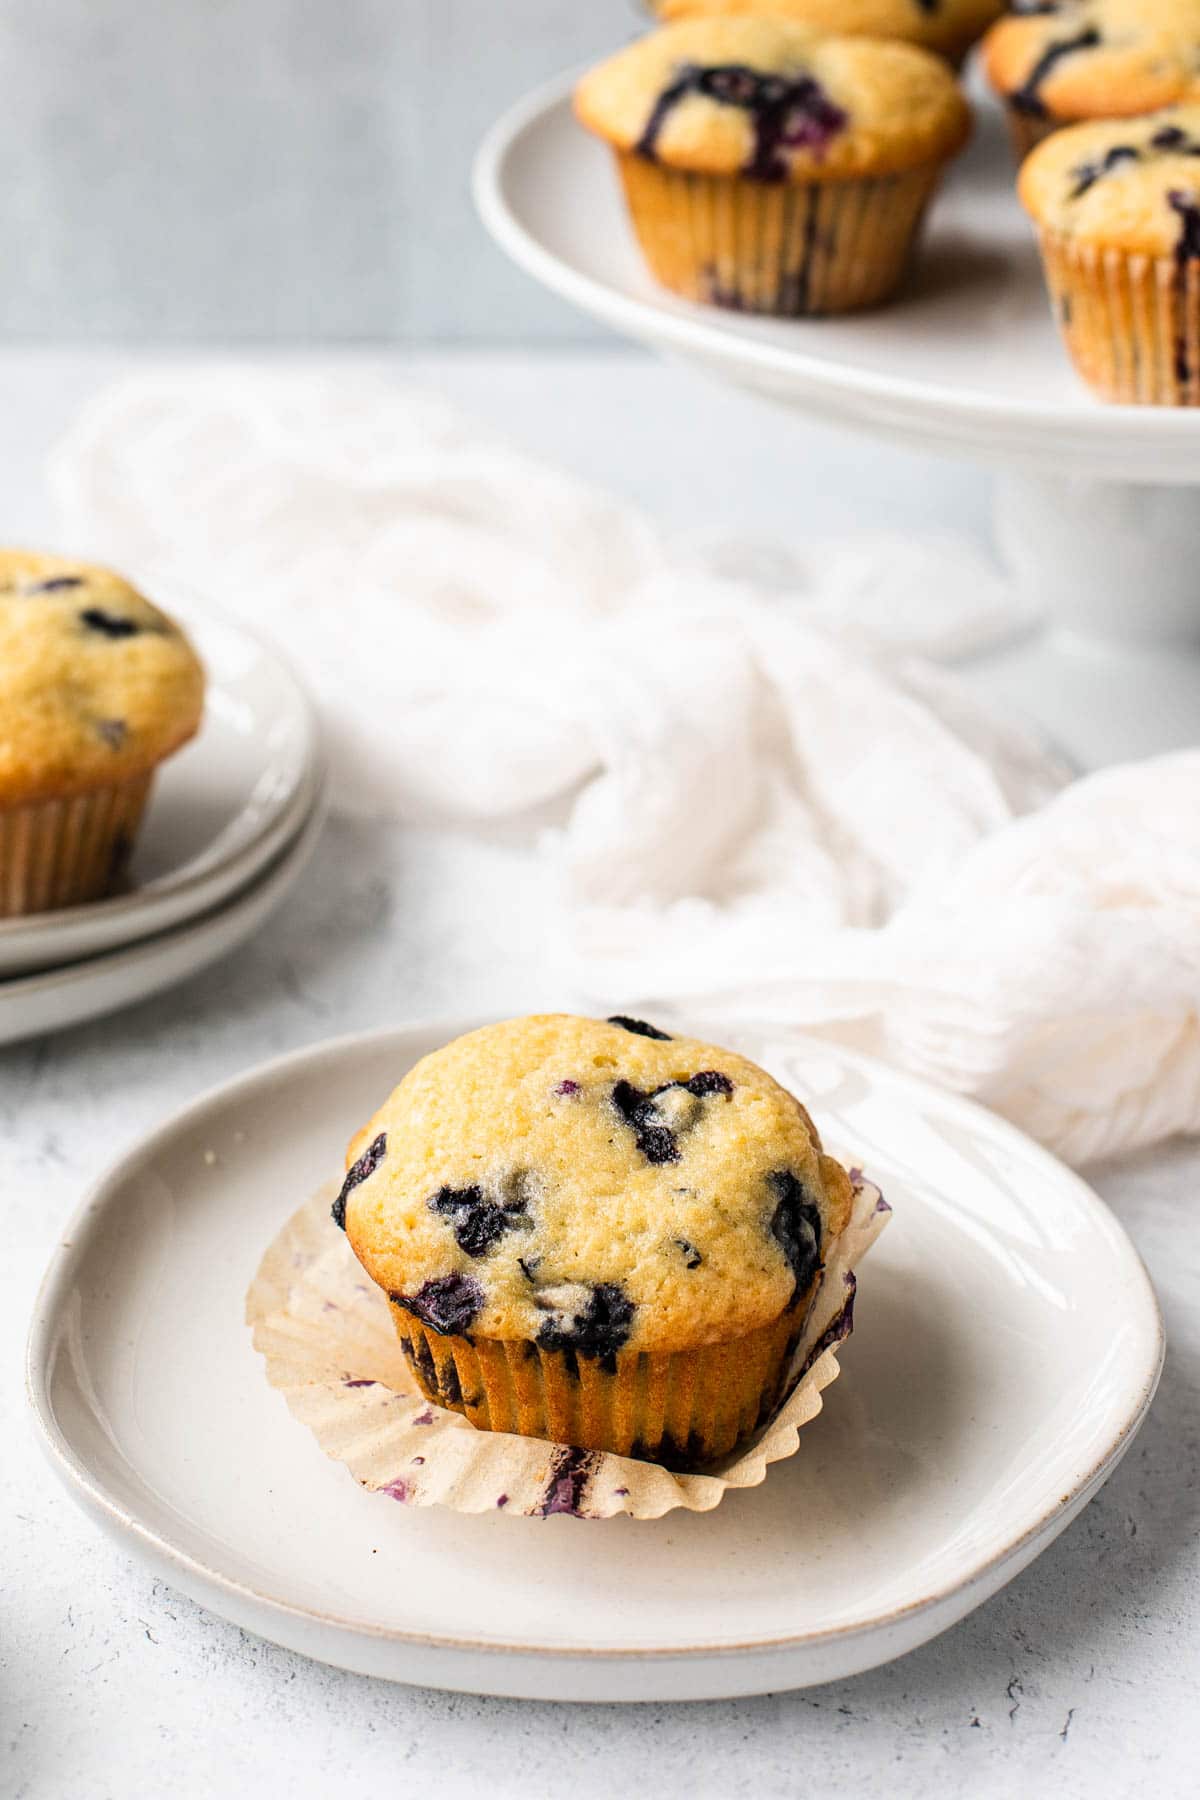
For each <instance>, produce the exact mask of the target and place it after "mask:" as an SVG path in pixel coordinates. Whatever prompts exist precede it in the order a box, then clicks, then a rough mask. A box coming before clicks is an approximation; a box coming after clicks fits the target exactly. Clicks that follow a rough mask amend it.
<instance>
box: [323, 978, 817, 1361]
mask: <svg viewBox="0 0 1200 1800" xmlns="http://www.w3.org/2000/svg"><path fill="white" fill-rule="evenodd" d="M346 1161H347V1165H348V1173H347V1175H346V1180H345V1184H344V1186H343V1188H342V1191H341V1194H340V1195H339V1196H338V1200H337V1202H336V1203H335V1206H334V1219H335V1221H336V1222H337V1223H338V1224H340V1225H342V1226H343V1227H344V1229H345V1231H346V1235H347V1237H348V1239H349V1241H350V1244H351V1246H352V1248H353V1250H354V1253H355V1255H356V1256H357V1257H358V1259H359V1261H360V1262H361V1263H362V1264H363V1267H364V1268H365V1269H366V1270H367V1272H368V1274H369V1275H370V1276H371V1278H372V1280H374V1281H376V1282H378V1284H379V1286H380V1287H382V1288H383V1289H384V1290H385V1291H386V1292H387V1293H388V1295H389V1296H390V1297H391V1299H392V1300H393V1301H395V1302H396V1303H397V1304H399V1305H401V1306H403V1307H405V1308H407V1309H408V1310H409V1311H410V1312H412V1313H414V1314H415V1315H416V1317H417V1318H419V1319H421V1320H423V1321H424V1323H425V1324H426V1325H429V1326H431V1327H432V1328H433V1329H434V1330H437V1331H441V1332H456V1333H461V1332H470V1333H471V1334H472V1335H476V1334H478V1335H479V1336H482V1337H485V1338H491V1339H498V1340H504V1341H513V1340H523V1341H525V1342H537V1343H540V1344H541V1345H542V1346H543V1347H545V1348H550V1349H563V1348H566V1347H567V1346H570V1347H571V1348H573V1349H574V1350H575V1351H577V1352H578V1353H579V1354H581V1355H585V1356H588V1355H591V1356H596V1357H598V1358H600V1359H601V1360H602V1362H606V1363H609V1362H611V1359H612V1358H613V1357H615V1355H616V1353H617V1351H618V1350H620V1349H622V1348H624V1346H625V1345H626V1344H628V1345H629V1346H631V1347H632V1348H633V1349H635V1350H638V1351H644V1350H662V1351H670V1350H676V1349H684V1348H688V1347H694V1346H696V1345H699V1344H705V1343H712V1342H717V1341H721V1340H723V1339H727V1338H731V1337H735V1336H739V1335H741V1334H742V1333H744V1332H748V1331H751V1330H753V1329H755V1328H756V1327H757V1326H760V1325H765V1324H767V1323H769V1322H770V1321H772V1320H774V1319H776V1318H778V1317H779V1316H780V1314H781V1313H783V1312H784V1311H786V1310H787V1308H788V1307H789V1306H791V1305H792V1304H793V1303H794V1302H797V1303H798V1302H799V1301H800V1300H801V1299H802V1298H803V1296H804V1295H805V1294H807V1292H808V1291H809V1289H810V1288H811V1286H812V1283H813V1280H814V1277H815V1276H816V1274H817V1271H818V1269H819V1268H820V1265H821V1261H822V1259H823V1256H824V1254H825V1251H826V1249H827V1247H828V1245H829V1244H830V1243H831V1242H832V1240H833V1239H834V1238H835V1237H836V1236H837V1235H838V1234H839V1233H840V1232H841V1231H842V1230H843V1229H844V1228H845V1225H846V1223H847V1221H848V1219H849V1216H850V1209H851V1204H852V1188H851V1183H850V1179H849V1177H848V1175H847V1174H846V1172H845V1170H844V1169H843V1168H842V1167H841V1166H840V1165H839V1164H838V1163H836V1162H834V1161H833V1159H832V1158H831V1157H828V1156H825V1155H824V1154H823V1153H822V1151H821V1146H820V1140H819V1138H818V1136H817V1133H816V1130H815V1129H814V1127H813V1124H812V1121H811V1120H810V1118H809V1117H808V1114H807V1113H806V1112H805V1110H804V1108H803V1107H802V1106H801V1105H800V1103H799V1101H798V1100H796V1099H794V1098H793V1097H792V1095H791V1094H789V1093H787V1092H786V1090H785V1089H783V1088H781V1087H780V1086H779V1084H778V1083H777V1082H775V1081H773V1080H772V1079H771V1077H770V1076H769V1075H767V1074H765V1073H764V1072H763V1071H762V1070H761V1069H759V1068H757V1067H756V1066H755V1064H754V1063H751V1062H748V1061H747V1060H746V1059H745V1058H744V1057H742V1056H736V1055H734V1054H733V1052H732V1051H728V1050H720V1049H717V1048H716V1047H715V1046H714V1045H712V1044H704V1043H699V1042H697V1041H696V1040H695V1039H694V1038H687V1037H669V1036H667V1035H666V1034H665V1033H662V1032H659V1031H657V1030H656V1029H655V1028H654V1027H653V1026H648V1025H645V1024H643V1023H642V1022H641V1021H639V1020H636V1019H629V1020H624V1019H622V1020H609V1021H602V1020H597V1019H585V1018H575V1017H572V1016H570V1015H567V1014H550V1015H545V1016H541V1017H534V1018H527V1019H513V1020H510V1021H508V1022H507V1023H506V1024H502V1025H489V1026H486V1027H485V1028H484V1029H483V1030H481V1031H473V1032H471V1033H470V1034H469V1035H468V1036H466V1037H462V1038H458V1039H457V1040H456V1041H455V1042H454V1043H452V1044H448V1045H446V1047H445V1048H444V1049H442V1050H438V1051H436V1052H435V1053H434V1054H433V1055H432V1056H427V1057H425V1058H424V1059H423V1061H421V1062H419V1063H417V1065H416V1066H415V1068H413V1069H412V1070H410V1072H409V1073H408V1074H407V1075H406V1076H405V1078H404V1080H403V1081H402V1082H401V1083H400V1085H399V1087H398V1088H397V1089H396V1090H395V1092H394V1093H393V1094H392V1095H391V1097H390V1099H388V1100H386V1101H385V1102H384V1104H383V1106H381V1107H380V1109H379V1111H378V1112H377V1113H376V1114H375V1116H374V1118H373V1119H371V1120H370V1122H369V1123H368V1124H367V1125H365V1126H364V1127H363V1129H362V1131H360V1132H359V1133H358V1135H357V1137H355V1138H354V1139H353V1141H352V1142H351V1144H350V1147H349V1150H348V1152H347V1157H346Z"/></svg>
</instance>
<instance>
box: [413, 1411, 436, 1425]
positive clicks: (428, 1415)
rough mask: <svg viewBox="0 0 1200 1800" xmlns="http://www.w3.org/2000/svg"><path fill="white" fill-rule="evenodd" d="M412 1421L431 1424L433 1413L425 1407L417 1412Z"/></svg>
mask: <svg viewBox="0 0 1200 1800" xmlns="http://www.w3.org/2000/svg"><path fill="white" fill-rule="evenodd" d="M412 1422H413V1424H414V1425H432V1424H433V1414H432V1412H431V1411H430V1410H429V1408H428V1407H426V1408H425V1410H424V1412H419V1413H418V1414H417V1415H416V1417H415V1418H414V1420H413V1421H412Z"/></svg>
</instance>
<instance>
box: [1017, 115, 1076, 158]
mask: <svg viewBox="0 0 1200 1800" xmlns="http://www.w3.org/2000/svg"><path fill="white" fill-rule="evenodd" d="M1004 116H1005V118H1006V119H1007V120H1008V135H1009V137H1010V138H1011V139H1012V147H1013V155H1014V156H1015V157H1016V159H1017V161H1018V162H1019V163H1023V162H1024V161H1025V158H1026V157H1027V156H1028V155H1029V152H1030V151H1031V150H1033V149H1035V148H1036V147H1037V145H1038V144H1040V143H1042V141H1043V140H1044V139H1045V138H1048V137H1052V136H1053V135H1054V133H1055V132H1056V131H1061V130H1062V128H1063V126H1064V125H1069V124H1070V122H1071V121H1070V120H1069V119H1048V118H1045V117H1044V116H1041V115H1039V114H1037V113H1026V112H1018V111H1017V108H1016V107H1015V106H1006V107H1005V108H1004Z"/></svg>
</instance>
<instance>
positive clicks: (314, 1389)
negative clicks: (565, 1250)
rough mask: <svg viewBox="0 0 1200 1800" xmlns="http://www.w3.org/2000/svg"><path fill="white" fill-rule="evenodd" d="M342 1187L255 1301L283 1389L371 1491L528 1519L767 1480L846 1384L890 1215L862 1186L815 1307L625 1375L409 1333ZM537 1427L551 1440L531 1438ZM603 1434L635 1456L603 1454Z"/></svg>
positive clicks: (702, 1504)
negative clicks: (865, 1292) (844, 1358)
mask: <svg viewBox="0 0 1200 1800" xmlns="http://www.w3.org/2000/svg"><path fill="white" fill-rule="evenodd" d="M336 1191H337V1190H336V1184H330V1186H328V1187H327V1188H324V1189H322V1190H321V1191H320V1192H319V1193H318V1194H316V1195H314V1197H313V1198H312V1199H311V1200H310V1201H308V1202H307V1203H306V1204H305V1205H304V1206H302V1207H301V1208H300V1210H299V1211H298V1212H296V1213H295V1214H293V1216H292V1217H291V1218H290V1219H289V1220H288V1221H287V1223H286V1224H285V1225H284V1226H283V1228H282V1230H281V1231H280V1232H279V1235H278V1236H277V1237H276V1238H275V1240H274V1242H273V1243H272V1244H271V1245H270V1246H269V1248H268V1249H267V1251H266V1254H265V1255H264V1257H263V1260H262V1263H261V1265H260V1267H259V1269H258V1273H257V1274H256V1276H255V1278H254V1281H253V1283H252V1285H251V1287H250V1290H249V1293H248V1294H247V1296H246V1319H247V1323H248V1324H249V1325H250V1326H251V1327H252V1328H253V1332H254V1344H255V1348H256V1349H258V1350H259V1351H260V1352H261V1353H262V1355H263V1357H264V1359H265V1362H266V1372H267V1379H268V1381H269V1382H270V1383H271V1385H272V1387H275V1388H278V1389H279V1391H280V1392H281V1393H282V1394H283V1396H284V1398H285V1400H286V1401H287V1404H288V1407H289V1408H290V1410H291V1412H292V1414H293V1416H294V1417H295V1418H296V1419H298V1420H299V1421H300V1422H301V1423H303V1424H305V1425H307V1426H308V1427H309V1429H310V1430H311V1431H312V1433H313V1435H314V1436H315V1438H316V1439H317V1442H318V1444H319V1445H320V1447H321V1449H322V1450H323V1451H324V1452H325V1454H326V1455H327V1456H330V1457H332V1458H334V1459H335V1460H336V1461H338V1462H341V1463H344V1464H345V1465H346V1467H347V1468H348V1469H349V1471H350V1473H351V1475H352V1476H353V1477H354V1479H355V1480H356V1481H358V1482H359V1483H360V1484H361V1485H362V1486H363V1487H365V1488H368V1489H370V1490H372V1491H374V1492H378V1493H383V1494H386V1495H388V1496H389V1497H390V1498H391V1499H394V1500H401V1501H403V1502H405V1503H406V1504H408V1505H413V1506H433V1505H442V1506H448V1507H451V1508H453V1509H454V1510H455V1511H458V1512H466V1513H477V1512H489V1511H494V1510H497V1509H498V1510H500V1511H505V1512H509V1513H516V1514H522V1515H526V1516H530V1515H534V1516H544V1515H546V1514H550V1513H558V1512H566V1513H574V1514H576V1515H578V1516H579V1517H582V1518H609V1517H612V1516H613V1515H615V1514H619V1513H624V1514H628V1515H631V1516H632V1517H634V1518H640V1519H653V1518H658V1517H660V1516H661V1515H662V1514H663V1513H666V1512H670V1511H671V1510H672V1509H673V1508H675V1507H685V1508H687V1509H688V1510H689V1511H693V1512H707V1511H709V1510H711V1508H712V1507H714V1506H717V1505H718V1504H719V1503H720V1501H721V1498H722V1496H723V1495H724V1494H725V1493H726V1491H727V1490H728V1489H729V1488H731V1487H756V1486H757V1485H758V1484H759V1483H760V1482H761V1481H762V1480H763V1479H764V1477H765V1475H766V1472H767V1468H768V1466H769V1465H770V1464H771V1463H773V1462H777V1461H779V1460H780V1459H781V1458H783V1457H788V1456H791V1455H792V1454H793V1453H794V1451H795V1450H796V1448H797V1444H798V1441H799V1433H800V1431H801V1430H802V1428H803V1427H804V1426H805V1425H807V1424H809V1423H810V1422H811V1420H813V1419H814V1418H815V1417H816V1416H817V1414H818V1413H819V1412H820V1411H821V1407H822V1393H823V1390H824V1389H825V1388H827V1387H828V1386H829V1384H830V1382H832V1381H833V1380H835V1379H836V1377H837V1375H838V1373H839V1367H838V1360H837V1356H836V1354H835V1347H836V1345H837V1344H838V1343H840V1342H841V1341H842V1339H844V1338H845V1337H846V1336H848V1334H849V1332H850V1329H851V1326H852V1323H853V1309H854V1294H855V1286H856V1282H855V1274H854V1270H855V1266H856V1265H857V1264H858V1263H859V1262H860V1261H861V1259H862V1257H863V1256H864V1255H865V1254H866V1252H867V1250H868V1249H869V1248H870V1246H871V1244H872V1243H873V1242H874V1241H875V1239H876V1237H878V1235H879V1233H880V1231H881V1230H882V1229H883V1227H884V1225H885V1224H886V1223H887V1219H888V1216H889V1211H890V1209H889V1208H888V1206H887V1204H886V1202H885V1201H884V1200H883V1199H882V1198H881V1197H880V1194H879V1190H878V1189H877V1188H875V1187H873V1186H872V1185H871V1184H870V1183H869V1182H858V1183H857V1184H856V1190H855V1201H854V1208H853V1212H852V1215H851V1219H850V1223H849V1225H848V1226H847V1228H846V1230H845V1231H844V1232H843V1233H842V1234H841V1236H840V1237H839V1238H838V1239H837V1240H836V1242H835V1243H834V1244H833V1245H832V1246H831V1247H830V1250H829V1253H828V1256H827V1259H826V1263H825V1267H824V1270H823V1272H822V1275H821V1277H820V1278H819V1281H818V1283H817V1284H816V1287H815V1291H814V1293H813V1295H812V1298H811V1301H810V1302H809V1303H808V1304H807V1305H806V1306H805V1305H802V1306H800V1307H797V1308H793V1309H790V1310H789V1313H788V1314H787V1315H785V1317H784V1318H783V1319H780V1320H776V1321H774V1322H773V1323H772V1324H771V1325H769V1326H767V1327H764V1328H763V1329H762V1330H761V1331H759V1332H752V1333H749V1334H747V1335H745V1336H743V1337H739V1338H734V1339H731V1340H728V1341H727V1342H726V1343H724V1344H716V1345H709V1346H705V1347H703V1348H701V1349H698V1350H692V1351H683V1352H677V1353H675V1354H674V1355H661V1356H655V1355H637V1354H631V1355H630V1354H625V1353H622V1355H621V1356H620V1357H619V1358H618V1361H617V1374H616V1375H612V1374H610V1373H608V1372H606V1371H605V1370H604V1369H602V1368H601V1367H600V1366H599V1364H598V1363H597V1362H595V1361H593V1360H590V1359H588V1358H586V1357H582V1356H580V1357H578V1358H577V1359H572V1358H568V1357H567V1356H565V1355H564V1354H563V1353H561V1352H555V1353H547V1352H545V1351H541V1350H539V1349H538V1348H537V1346H536V1345H535V1346H531V1347H529V1349H527V1348H526V1346H524V1345H523V1344H501V1343H485V1342H483V1341H481V1340H479V1339H476V1340H475V1341H474V1342H473V1343H471V1342H468V1341H467V1340H466V1339H465V1338H451V1337H439V1336H438V1334H437V1333H434V1332H430V1331H427V1330H426V1329H425V1328H424V1327H423V1326H420V1325H418V1324H417V1322H416V1321H415V1320H413V1319H412V1318H411V1316H410V1315H408V1314H401V1315H400V1317H399V1318H398V1319H397V1321H396V1323H397V1325H399V1326H400V1331H398V1330H397V1329H395V1328H394V1326H393V1319H392V1310H398V1309H389V1304H388V1301H387V1299H386V1297H385V1296H384V1295H383V1293H381V1291H380V1290H379V1289H378V1288H377V1287H375V1285H374V1284H373V1283H372V1282H371V1281H369V1280H368V1278H367V1276H366V1275H365V1274H364V1272H363V1270H362V1268H361V1267H360V1265H359V1264H358V1262H357V1261H356V1260H355V1258H354V1255H353V1252H352V1251H351V1249H350V1247H349V1245H348V1244H347V1242H346V1240H345V1238H344V1236H343V1235H342V1233H341V1232H340V1231H338V1229H337V1227H336V1226H335V1225H334V1224H333V1222H332V1220H331V1219H330V1217H329V1207H330V1202H331V1200H332V1199H333V1196H334V1194H335V1192H336ZM797 1327H799V1329H798V1330H797ZM401 1332H402V1333H403V1336H404V1339H405V1341H404V1342H402V1338H401ZM530 1350H532V1354H530ZM426 1356H427V1357H428V1358H429V1363H428V1364H426V1362H425V1358H426ZM410 1358H411V1361H410ZM572 1361H575V1362H576V1364H577V1368H578V1376H577V1377H576V1375H575V1374H573V1373H572V1371H571V1368H570V1363H571V1362H572ZM414 1367H415V1368H416V1370H417V1371H418V1372H417V1373H414ZM430 1367H432V1370H433V1376H432V1379H431V1378H430ZM434 1394H436V1395H437V1400H436V1401H435V1400H434V1399H433V1397H432V1396H433V1395H434ZM446 1401H451V1402H452V1404H451V1405H446V1404H443V1403H444V1402H446ZM760 1413H761V1414H762V1415H763V1416H761V1417H760ZM499 1420H503V1425H501V1426H500V1427H499V1428H497V1426H496V1424H494V1423H493V1421H499ZM480 1426H489V1427H490V1428H488V1429H479V1427H480ZM534 1426H536V1427H537V1429H538V1432H539V1435H529V1430H528V1429H527V1427H528V1428H533V1427H534ZM590 1430H591V1431H594V1432H595V1434H596V1435H595V1436H594V1437H589V1436H588V1432H589V1431H590ZM693 1432H694V1433H696V1437H695V1438H694V1439H692V1436H691V1434H692V1433H693ZM747 1432H748V1433H749V1434H750V1435H749V1436H748V1437H747V1436H745V1435H744V1434H745V1433H747ZM739 1438H740V1439H741V1441H740V1442H738V1441H737V1440H738V1439H739ZM606 1440H607V1441H619V1442H621V1443H627V1444H628V1446H629V1450H628V1453H627V1454H618V1453H616V1452H614V1451H611V1450H603V1449H600V1448H598V1447H596V1446H598V1444H599V1443H601V1442H603V1441H606ZM689 1441H690V1448H689ZM735 1443H736V1446H737V1447H736V1448H732V1449H729V1448H728V1446H729V1445H734V1444H735ZM718 1445H725V1446H727V1448H726V1450H725V1451H724V1452H722V1451H721V1450H719V1449H717V1448H715V1446H718ZM651 1447H653V1448H655V1449H656V1451H657V1454H658V1455H659V1456H660V1457H665V1458H667V1459H668V1460H671V1461H674V1460H675V1456H674V1455H673V1454H672V1451H675V1452H679V1453H680V1460H681V1461H684V1462H692V1461H694V1460H699V1456H698V1453H701V1452H702V1454H703V1455H704V1456H705V1457H707V1456H708V1455H712V1456H714V1457H716V1458H717V1460H716V1461H714V1462H712V1463H711V1464H709V1466H707V1467H706V1468H704V1469H703V1470H688V1469H671V1468H668V1467H667V1466H665V1464H664V1462H663V1461H658V1460H650V1459H649V1457H648V1456H647V1455H646V1454H645V1453H646V1451H647V1450H648V1449H650V1448H651ZM639 1452H640V1453H641V1454H638V1453H639Z"/></svg>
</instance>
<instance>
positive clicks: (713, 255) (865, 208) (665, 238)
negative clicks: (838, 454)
mask: <svg viewBox="0 0 1200 1800" xmlns="http://www.w3.org/2000/svg"><path fill="white" fill-rule="evenodd" d="M617 164H618V168H619V170H620V174H621V180H622V183H623V185H624V189H625V199H626V202H627V204H628V208H629V215H630V218H631V220H632V222H633V226H634V230H635V231H636V233H637V237H638V241H639V243H640V244H641V247H642V252H643V254H644V256H645V258H646V261H647V263H648V264H649V266H650V270H651V272H652V274H653V275H654V276H655V278H656V279H657V280H658V281H660V282H661V283H662V285H663V286H664V287H667V288H670V289H671V290H672V292H674V293H676V294H681V295H683V297H684V298H685V299H688V300H695V301H700V302H704V303H707V304H709V305H714V306H724V307H728V308H731V309H732V310H734V311H737V312H748V313H766V314H772V315H774V316H776V317H779V318H807V317H816V316H819V315H821V314H828V313H844V312H853V311H855V310H857V309H858V308H860V307H866V306H874V305H877V304H878V303H879V302H881V301H884V300H886V299H888V298H889V296H890V295H891V294H892V293H894V291H895V289H896V288H897V286H898V285H899V283H900V281H901V280H902V279H903V277H904V274H905V271H906V269H907V267H908V262H909V258H910V254H911V251H912V247H913V244H914V241H915V239H916V236H917V233H918V231H919V229H920V225H921V220H922V218H923V216H924V213H925V208H926V206H927V205H928V203H929V200H930V198H931V196H932V194H933V191H934V189H935V187H936V186H937V183H938V178H939V176H940V174H941V164H940V163H924V164H922V165H920V166H919V167H917V168H915V169H906V170H904V171H902V172H900V173H898V174H894V175H881V176H875V177H870V178H868V177H863V178H861V179H857V180H851V181H824V182H801V181H792V182H763V181H750V180H748V179H746V177H744V176H738V175H697V174H691V173H688V172H686V171H684V170H679V169H668V168H665V167H663V166H662V165H661V164H659V163H654V162H650V161H648V160H647V158H645V157H643V156H639V155H637V154H636V153H634V152H626V153H621V154H618V156H617Z"/></svg>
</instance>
